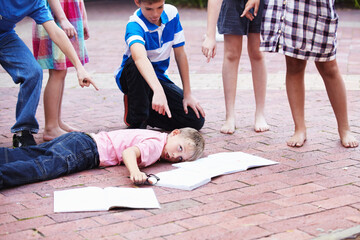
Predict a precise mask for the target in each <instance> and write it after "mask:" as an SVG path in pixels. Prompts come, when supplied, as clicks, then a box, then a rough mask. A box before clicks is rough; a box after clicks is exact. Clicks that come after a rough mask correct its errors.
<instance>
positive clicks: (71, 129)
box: [59, 81, 80, 132]
mask: <svg viewBox="0 0 360 240" xmlns="http://www.w3.org/2000/svg"><path fill="white" fill-rule="evenodd" d="M64 88H65V81H64V84H63V87H62V89H61V96H60V103H59V126H60V128H61V129H62V130H64V131H66V132H78V131H80V130H79V129H77V128H75V127H72V126H70V125H69V124H67V123H65V122H63V121H62V119H61V105H62V99H63V95H64Z"/></svg>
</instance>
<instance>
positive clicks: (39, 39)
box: [33, 0, 89, 70]
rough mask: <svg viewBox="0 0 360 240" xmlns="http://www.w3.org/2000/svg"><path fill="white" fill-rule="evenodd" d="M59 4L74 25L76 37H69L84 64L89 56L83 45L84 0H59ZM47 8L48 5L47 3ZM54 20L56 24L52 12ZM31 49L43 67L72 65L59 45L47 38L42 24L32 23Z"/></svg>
mask: <svg viewBox="0 0 360 240" xmlns="http://www.w3.org/2000/svg"><path fill="white" fill-rule="evenodd" d="M60 4H61V6H62V8H63V10H64V12H65V15H66V17H67V19H68V20H69V22H70V23H71V24H72V25H73V26H74V27H75V29H76V31H77V34H78V39H76V38H75V37H72V38H71V39H70V41H71V43H72V45H73V46H74V48H75V51H76V53H77V55H78V57H79V59H80V61H81V63H82V64H83V65H84V64H85V63H87V62H89V57H88V54H87V50H86V47H85V40H84V26H83V11H84V2H83V1H82V0H60ZM48 7H49V9H50V6H49V5H48ZM53 17H54V19H55V22H56V24H57V25H58V26H60V25H59V22H58V20H57V19H56V17H55V16H54V14H53ZM33 51H34V56H35V58H36V59H37V61H38V62H39V64H40V65H41V67H42V68H43V69H56V70H64V69H67V68H68V67H73V64H72V63H71V62H70V60H69V59H68V58H67V57H66V56H65V54H64V53H63V52H62V51H61V50H60V49H59V47H58V46H57V45H56V44H55V43H54V42H53V41H52V40H51V39H50V38H49V35H48V34H47V32H46V31H45V29H44V27H43V26H42V25H37V24H35V22H34V24H33Z"/></svg>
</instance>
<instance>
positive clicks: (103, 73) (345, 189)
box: [0, 1, 360, 240]
mask: <svg viewBox="0 0 360 240" xmlns="http://www.w3.org/2000/svg"><path fill="white" fill-rule="evenodd" d="M122 2H127V1H118V2H111V3H110V2H103V1H99V2H89V3H87V9H88V15H89V20H90V27H91V39H89V40H88V42H87V46H88V50H89V54H90V57H91V62H90V63H89V64H87V65H86V68H87V69H88V70H89V71H90V72H91V73H92V74H93V77H94V79H95V80H96V81H97V83H98V85H99V86H100V87H101V90H100V91H98V92H96V91H95V90H93V89H92V88H89V89H80V88H79V87H78V86H77V82H76V78H75V74H74V72H73V71H70V73H69V77H68V79H67V85H66V88H67V89H66V91H65V93H64V103H63V108H62V109H63V119H64V120H65V121H67V122H71V123H72V124H73V125H75V126H76V127H78V128H80V129H82V130H84V131H88V132H97V131H100V130H114V129H119V128H125V125H124V123H123V122H122V114H123V105H122V94H121V93H120V92H119V90H118V89H117V88H116V86H115V84H114V81H113V78H112V72H113V71H114V69H116V67H117V66H118V64H119V63H120V61H121V54H122V52H123V49H124V44H123V38H124V27H125V24H126V21H127V18H128V16H129V15H130V13H131V12H132V11H133V10H134V9H135V7H134V6H133V5H132V4H128V3H127V4H125V3H122ZM180 14H181V18H182V22H183V27H184V29H185V33H186V38H187V45H186V50H187V54H188V57H189V62H190V71H191V78H192V85H193V88H194V94H195V96H196V97H197V98H198V99H199V100H200V101H201V103H202V105H203V108H204V109H205V111H206V114H207V115H206V124H205V126H204V128H203V129H202V130H201V132H202V133H203V135H204V136H205V138H206V141H207V145H206V149H205V154H212V153H216V152H224V151H242V152H246V153H251V154H255V155H257V156H261V157H265V158H268V159H271V160H274V161H278V162H279V163H280V164H278V165H275V166H269V167H263V168H257V169H252V170H248V171H245V172H240V173H235V174H230V175H225V176H220V177H217V178H214V179H213V180H212V181H211V183H209V184H207V185H205V186H203V187H200V188H198V189H196V190H194V191H179V190H174V189H168V188H160V187H153V189H154V191H155V192H156V195H157V197H158V200H159V201H160V203H161V207H162V208H161V209H160V210H116V211H111V212H90V213H66V214H58V213H56V214H55V213H54V212H53V192H54V191H55V190H62V189H70V188H76V187H83V186H99V187H106V186H126V187H132V186H133V185H132V184H131V182H130V181H129V179H128V178H127V174H128V173H127V171H126V169H125V167H124V166H120V167H113V168H107V169H96V170H90V171H85V172H82V173H78V174H73V175H71V176H67V177H63V178H59V179H55V180H51V181H46V182H41V183H35V184H29V185H25V186H21V187H17V188H13V189H7V190H2V191H0V239H168V240H170V239H267V240H268V239H284V240H287V239H344V238H345V237H347V236H351V235H355V234H356V233H360V226H359V225H360V178H359V177H360V165H359V161H360V152H359V148H358V149H345V148H343V147H341V145H340V142H339V138H338V134H337V128H336V121H335V117H334V115H333V112H332V109H331V106H330V104H329V101H328V98H327V95H326V92H325V91H324V88H323V83H322V81H321V79H320V78H319V77H318V75H317V73H316V69H315V67H314V64H313V63H309V64H308V69H307V85H306V86H307V89H308V91H307V92H306V119H307V125H308V140H307V142H306V144H305V145H304V147H302V148H289V147H287V146H286V144H285V141H286V139H287V138H289V137H290V135H291V134H292V131H293V124H292V118H291V113H290V108H289V106H288V102H287V97H286V92H285V90H284V89H285V88H284V72H285V65H284V59H283V56H281V55H279V54H267V66H268V71H269V81H268V89H269V90H268V94H267V109H266V113H267V120H268V123H269V124H270V126H271V131H269V132H265V133H255V132H254V131H253V121H254V118H253V117H254V106H255V104H254V97H253V92H252V90H251V89H252V83H251V77H250V67H249V66H250V64H249V61H248V58H247V52H246V48H245V47H244V54H243V55H244V56H243V58H242V60H241V67H240V70H239V78H240V79H239V84H238V96H237V104H236V112H237V125H238V129H237V131H236V133H235V134H233V135H223V134H220V133H219V128H220V126H221V124H222V123H223V121H224V116H225V111H224V100H223V93H222V90H221V88H222V86H221V74H220V73H221V62H222V51H223V47H222V44H221V43H219V44H218V56H217V57H216V59H214V60H213V61H212V62H211V63H210V64H207V63H206V62H205V59H204V58H203V56H202V55H201V52H200V46H201V41H202V38H203V34H204V32H205V27H206V12H205V11H204V10H195V9H180ZM339 15H340V27H339V31H338V34H339V49H338V62H339V65H340V67H341V71H342V73H343V74H344V80H345V82H346V85H347V88H348V109H349V119H350V124H351V128H352V130H353V131H354V132H355V134H356V135H357V137H358V138H360V124H359V122H360V111H359V107H358V106H359V105H360V97H359V89H360V82H359V81H360V68H359V66H360V57H359V55H360V26H359V24H358V22H359V20H360V11H354V10H352V11H349V10H341V11H339ZM30 29H31V22H30V21H29V20H25V21H23V22H22V23H20V24H18V27H17V31H18V33H19V34H20V35H21V37H22V38H23V39H24V40H25V42H26V43H27V44H28V45H29V46H30V45H31V30H30ZM245 41H246V39H245ZM176 73H177V69H176V65H175V64H174V62H172V65H171V68H170V74H171V76H173V77H174V79H175V81H176V82H177V81H178V77H177V74H176ZM46 77H47V75H46V74H45V77H44V80H45V81H44V83H46ZM17 92H18V87H17V86H15V85H14V84H13V83H12V81H11V79H10V78H9V77H8V75H7V74H6V73H5V72H4V70H3V69H0V146H2V147H9V146H10V145H11V134H10V132H9V129H10V127H11V126H12V124H13V122H14V111H15V103H16V99H17ZM37 117H38V120H39V123H40V126H41V127H42V128H41V129H40V134H38V135H37V141H38V142H39V143H40V142H42V140H41V137H42V136H41V133H42V131H43V126H44V116H43V104H42V100H41V102H40V104H39V108H38V112H37ZM171 168H172V167H171V166H170V165H169V164H165V163H158V164H155V165H153V166H151V167H150V168H148V169H147V170H146V171H147V172H152V173H157V172H160V171H164V170H167V169H171ZM336 234H337V235H336ZM330 237H334V238H330Z"/></svg>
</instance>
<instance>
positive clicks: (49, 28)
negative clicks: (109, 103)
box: [42, 20, 99, 90]
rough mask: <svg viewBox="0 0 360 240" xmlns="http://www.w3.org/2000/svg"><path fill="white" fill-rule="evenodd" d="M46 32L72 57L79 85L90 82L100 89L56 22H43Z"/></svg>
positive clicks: (87, 85)
mask: <svg viewBox="0 0 360 240" xmlns="http://www.w3.org/2000/svg"><path fill="white" fill-rule="evenodd" d="M42 25H43V27H44V28H45V30H46V32H47V33H48V34H49V37H50V38H51V40H52V41H53V42H54V43H55V44H56V45H57V46H58V47H59V48H60V49H61V51H62V52H63V53H64V54H65V55H66V56H67V57H68V58H69V59H70V61H71V62H72V64H73V65H74V67H75V68H76V71H77V77H78V80H79V85H80V86H81V87H89V86H90V84H92V85H93V86H94V88H95V89H96V90H99V89H98V88H97V86H96V85H95V83H94V82H93V80H92V79H91V77H90V75H89V74H88V72H87V71H86V70H85V68H84V66H83V65H82V64H81V62H80V60H79V57H78V56H77V54H76V52H75V49H74V47H73V46H72V45H71V42H70V40H69V38H68V37H67V36H66V34H65V32H64V31H63V30H61V29H60V28H59V27H58V26H57V25H56V23H55V22H54V21H53V20H51V21H47V22H45V23H43V24H42Z"/></svg>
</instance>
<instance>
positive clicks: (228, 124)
mask: <svg viewBox="0 0 360 240" xmlns="http://www.w3.org/2000/svg"><path fill="white" fill-rule="evenodd" d="M220 132H221V133H224V134H233V133H234V132H235V119H234V118H231V119H227V120H226V121H225V123H224V125H222V127H221V129H220Z"/></svg>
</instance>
